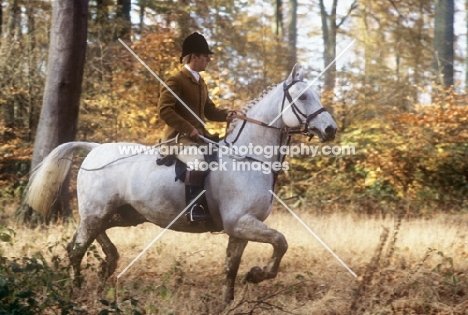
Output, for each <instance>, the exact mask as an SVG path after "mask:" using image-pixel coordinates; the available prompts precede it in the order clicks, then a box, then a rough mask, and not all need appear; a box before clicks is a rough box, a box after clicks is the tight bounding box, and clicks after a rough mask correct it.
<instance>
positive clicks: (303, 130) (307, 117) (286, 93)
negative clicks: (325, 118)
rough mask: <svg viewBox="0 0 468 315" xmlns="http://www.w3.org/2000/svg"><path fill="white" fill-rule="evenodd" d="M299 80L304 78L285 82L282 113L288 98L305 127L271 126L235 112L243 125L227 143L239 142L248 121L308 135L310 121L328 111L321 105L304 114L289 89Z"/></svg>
mask: <svg viewBox="0 0 468 315" xmlns="http://www.w3.org/2000/svg"><path fill="white" fill-rule="evenodd" d="M298 82H304V81H302V80H296V81H293V82H291V84H286V82H284V83H283V91H284V96H283V101H282V103H281V111H280V112H281V113H282V112H283V110H284V104H285V103H286V100H288V102H289V104H290V106H291V108H292V112H293V113H294V115H295V116H296V118H297V120H298V121H299V123H300V124H301V126H303V127H298V128H289V127H285V128H279V127H276V126H270V125H269V124H267V123H265V122H263V121H260V120H257V119H253V118H250V117H247V116H245V115H237V114H234V115H233V117H234V118H237V119H241V120H243V122H242V126H241V127H240V129H239V132H238V133H237V136H236V138H235V139H234V140H233V141H231V142H230V143H228V142H227V141H226V139H224V142H225V143H226V144H231V145H232V144H234V143H236V142H237V140H238V139H239V136H240V135H241V133H242V131H243V130H244V127H245V125H246V123H247V122H250V123H253V124H256V125H259V126H262V127H265V128H272V129H276V130H279V131H280V132H281V134H283V133H286V134H287V135H290V134H299V133H300V134H303V135H308V131H309V122H310V121H311V120H312V119H314V118H315V117H317V116H318V115H319V114H321V113H323V112H326V111H327V110H326V109H325V108H324V107H321V108H319V109H318V110H316V111H315V112H313V113H312V114H310V115H306V114H304V113H303V112H302V111H301V110H300V109H299V107H297V105H296V103H295V102H294V101H293V99H292V97H291V94H290V93H289V89H290V88H291V86H293V85H294V84H296V83H298ZM299 115H300V116H302V117H303V118H304V119H305V121H302V120H301V117H300V116H299ZM313 137H314V135H310V138H309V141H310V139H312V138H313Z"/></svg>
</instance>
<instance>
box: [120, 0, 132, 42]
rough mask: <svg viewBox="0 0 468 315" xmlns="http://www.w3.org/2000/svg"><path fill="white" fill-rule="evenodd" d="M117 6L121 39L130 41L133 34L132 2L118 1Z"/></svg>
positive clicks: (126, 0) (127, 0)
mask: <svg viewBox="0 0 468 315" xmlns="http://www.w3.org/2000/svg"><path fill="white" fill-rule="evenodd" d="M117 5H118V11H117V19H119V24H120V32H118V33H119V37H120V38H122V39H127V40H129V39H130V36H131V33H132V32H131V31H132V20H131V18H130V10H131V7H132V3H131V0H117Z"/></svg>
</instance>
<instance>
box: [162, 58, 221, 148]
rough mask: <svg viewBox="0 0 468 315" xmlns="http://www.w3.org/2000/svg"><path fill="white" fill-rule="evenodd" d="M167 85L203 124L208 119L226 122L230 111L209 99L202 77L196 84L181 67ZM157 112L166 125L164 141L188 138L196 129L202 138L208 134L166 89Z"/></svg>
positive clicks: (188, 72) (191, 76) (163, 90)
mask: <svg viewBox="0 0 468 315" xmlns="http://www.w3.org/2000/svg"><path fill="white" fill-rule="evenodd" d="M165 83H166V84H167V86H168V87H169V88H170V89H171V90H172V91H174V93H175V94H176V95H177V96H179V97H180V99H181V100H183V101H184V102H185V104H187V106H188V107H189V108H190V109H191V110H192V111H193V112H194V113H195V114H197V116H198V117H200V118H201V120H203V121H205V118H206V119H208V120H212V121H226V116H227V112H228V111H227V110H225V109H219V108H217V107H216V106H215V104H214V103H213V101H212V100H211V99H210V98H209V96H208V89H207V87H206V84H205V81H203V78H202V77H201V76H200V80H199V82H197V81H196V80H195V78H194V77H193V75H192V74H191V73H190V71H188V70H187V69H186V68H185V67H182V69H181V70H180V71H179V72H177V73H176V74H175V75H173V76H171V77H169V78H168V79H167V81H166V82H165ZM158 111H159V117H160V118H161V119H162V120H163V121H164V122H165V123H166V127H165V129H164V134H163V141H165V140H168V139H170V138H173V137H175V136H176V135H177V133H180V134H181V135H182V134H186V135H189V134H190V133H191V132H192V130H193V128H197V129H198V132H200V134H203V135H206V134H207V132H206V131H205V129H204V128H203V125H202V124H201V122H200V121H198V119H196V118H195V117H194V116H193V115H192V114H191V113H190V112H189V111H188V110H187V109H186V108H185V106H184V105H183V104H181V103H180V102H179V101H178V100H177V99H176V98H175V97H174V95H172V93H171V92H169V91H168V90H167V89H166V88H165V87H164V86H161V95H160V97H159V103H158Z"/></svg>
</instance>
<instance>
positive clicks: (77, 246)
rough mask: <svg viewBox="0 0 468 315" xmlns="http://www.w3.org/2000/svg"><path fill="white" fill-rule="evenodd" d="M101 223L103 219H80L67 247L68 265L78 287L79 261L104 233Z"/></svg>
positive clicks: (95, 217) (79, 280) (79, 276)
mask: <svg viewBox="0 0 468 315" xmlns="http://www.w3.org/2000/svg"><path fill="white" fill-rule="evenodd" d="M103 222H104V221H103V219H102V218H99V217H97V216H88V217H86V218H84V219H82V220H81V222H80V225H79V226H78V229H77V230H76V233H75V235H74V236H73V239H72V241H71V243H70V244H68V246H67V250H68V257H69V259H70V265H71V266H72V268H73V271H74V281H75V284H76V285H78V286H80V285H81V282H82V277H81V261H82V260H83V256H84V254H85V253H86V251H87V249H88V247H89V245H91V243H92V242H93V241H94V240H95V239H96V237H97V236H98V235H99V234H100V233H101V232H103V231H104V227H103V226H104V225H103Z"/></svg>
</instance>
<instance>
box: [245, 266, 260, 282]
mask: <svg viewBox="0 0 468 315" xmlns="http://www.w3.org/2000/svg"><path fill="white" fill-rule="evenodd" d="M264 279H265V273H264V272H263V269H262V268H260V267H253V268H252V269H250V271H249V272H248V273H247V275H246V276H245V281H246V282H251V283H259V282H262V281H263V280H264Z"/></svg>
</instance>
